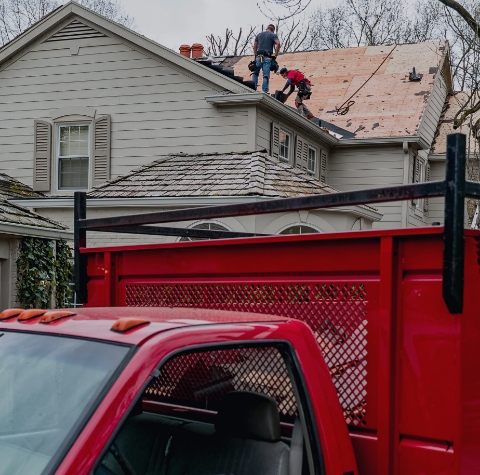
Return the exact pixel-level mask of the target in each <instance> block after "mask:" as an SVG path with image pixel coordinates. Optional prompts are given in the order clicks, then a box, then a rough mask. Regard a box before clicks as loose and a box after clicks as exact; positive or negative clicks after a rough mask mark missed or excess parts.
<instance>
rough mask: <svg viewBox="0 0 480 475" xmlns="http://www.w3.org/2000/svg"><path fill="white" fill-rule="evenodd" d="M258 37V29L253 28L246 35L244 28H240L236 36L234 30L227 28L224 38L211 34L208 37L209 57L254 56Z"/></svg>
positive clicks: (207, 51) (207, 50)
mask: <svg viewBox="0 0 480 475" xmlns="http://www.w3.org/2000/svg"><path fill="white" fill-rule="evenodd" d="M256 35H257V29H256V27H253V26H251V27H250V30H249V31H248V33H246V34H244V32H243V28H240V29H239V31H238V33H237V34H236V35H235V34H234V33H233V30H230V29H229V28H227V29H226V30H225V34H224V36H215V35H214V34H210V35H208V36H207V49H206V54H207V55H208V56H211V55H212V56H232V55H233V56H238V55H244V54H252V52H253V40H254V38H255V36H256Z"/></svg>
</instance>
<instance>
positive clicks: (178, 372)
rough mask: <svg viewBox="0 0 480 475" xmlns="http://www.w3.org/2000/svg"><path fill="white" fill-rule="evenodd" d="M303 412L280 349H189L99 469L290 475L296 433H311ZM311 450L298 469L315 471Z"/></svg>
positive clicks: (165, 371)
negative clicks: (304, 428)
mask: <svg viewBox="0 0 480 475" xmlns="http://www.w3.org/2000/svg"><path fill="white" fill-rule="evenodd" d="M138 412H141V413H140V414H138ZM298 413H299V411H298V406H297V401H296V398H295V395H294V391H293V386H292V381H291V379H290V376H289V371H288V369H287V366H286V364H285V361H284V358H283V356H282V354H281V352H280V351H279V350H278V349H277V348H275V347H271V346H269V347H264V346H261V347H259V346H257V347H242V348H238V347H228V348H222V349H212V350H208V351H197V352H187V353H182V354H180V355H178V356H176V357H173V358H172V359H170V360H169V361H167V362H166V363H165V364H164V366H163V368H162V369H161V371H160V375H159V376H158V377H157V378H155V379H153V380H152V382H151V383H150V384H149V386H148V387H147V389H146V390H145V392H144V394H143V398H142V409H141V410H140V411H135V414H134V415H132V416H130V417H129V418H128V419H127V420H126V422H125V423H124V425H123V427H122V428H121V429H120V431H119V432H118V434H117V436H116V438H115V440H114V443H113V444H112V446H111V447H110V449H109V450H108V452H107V454H106V456H105V457H104V458H103V460H102V462H101V464H100V465H99V467H98V469H97V471H96V472H95V474H96V475H110V474H115V475H131V473H135V474H137V475H146V474H147V473H150V472H149V471H148V470H149V467H156V470H158V473H164V474H166V475H176V474H184V473H192V474H195V475H202V474H223V473H225V474H227V473H235V474H236V475H243V474H245V475H247V474H252V473H255V474H257V475H277V474H278V475H282V474H285V475H288V474H289V473H290V472H289V470H290V468H289V464H290V452H291V449H290V445H291V440H292V432H293V431H294V430H297V432H299V433H300V439H302V438H303V434H302V429H301V428H300V429H299V427H302V424H301V423H300V420H299V418H298ZM295 427H296V429H294V428H295ZM297 439H298V437H297ZM300 445H301V446H303V443H301V444H300ZM304 451H305V449H304V450H302V449H300V452H301V456H300V457H297V462H296V463H297V465H298V467H297V468H296V470H295V473H298V474H300V473H304V474H308V473H309V471H308V462H307V457H304V456H303V452H304ZM297 452H298V451H297ZM302 466H303V470H304V471H303V472H302ZM122 467H123V468H122ZM156 473H157V472H156Z"/></svg>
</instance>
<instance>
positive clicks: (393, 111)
mask: <svg viewBox="0 0 480 475" xmlns="http://www.w3.org/2000/svg"><path fill="white" fill-rule="evenodd" d="M447 54H448V47H447V44H446V42H427V43H417V44H411V45H397V46H393V45H390V46H369V47H360V48H345V49H334V50H327V51H310V52H300V53H285V54H282V55H280V56H279V58H278V63H279V66H280V68H282V67H284V66H285V67H287V68H288V69H298V70H300V71H302V72H303V73H304V74H305V75H306V76H307V77H308V78H309V79H310V81H311V82H312V84H313V95H312V98H311V100H310V101H309V103H308V107H309V108H310V109H311V111H312V112H313V114H314V115H315V116H317V117H319V118H320V119H323V120H326V121H328V122H330V123H332V124H334V125H336V126H338V127H341V128H343V129H346V130H348V131H351V132H353V133H355V136H356V138H370V137H403V136H413V135H416V134H417V132H418V129H419V127H420V123H421V121H422V117H423V114H424V112H425V108H426V104H427V101H428V98H429V96H430V94H431V92H432V89H433V84H434V80H435V77H436V75H437V74H438V73H440V72H441V71H442V68H443V65H444V61H445V58H446V55H447ZM251 60H252V57H251V56H248V57H247V56H245V57H241V58H237V61H236V63H235V64H234V66H233V67H234V69H235V74H239V75H243V76H245V77H246V76H247V75H248V67H247V66H248V63H249V62H250V61H251ZM227 62H228V63H229V64H231V63H232V62H233V58H227V59H226V60H225V63H227ZM382 62H383V64H382ZM379 66H380V68H379ZM413 67H415V68H416V71H417V73H420V74H422V75H423V77H422V79H421V80H420V81H409V80H408V74H409V72H410V71H412V68H413ZM377 68H379V69H378V71H377V72H376V73H375V74H374V75H373V76H372V77H371V75H372V74H373V73H374V71H375V70H376V69H377ZM370 77H371V78H370ZM369 78H370V79H369ZM448 80H449V79H448ZM448 80H447V82H448ZM366 81H367V82H366ZM365 82H366V84H365V85H363V84H364V83H365ZM284 84H285V80H284V79H283V78H282V77H281V76H279V75H273V74H272V77H271V80H270V90H271V92H274V91H275V90H277V89H282V88H283V86H284ZM362 85H363V87H361V86H362ZM360 87H361V89H360V90H359V91H358V92H357V93H356V94H354V93H355V91H357V89H359V88H360ZM352 95H353V97H352V98H351V100H352V101H355V103H354V104H352V105H351V107H350V108H349V110H348V113H346V114H345V115H340V114H338V113H337V112H336V109H337V108H338V107H340V106H341V105H342V104H343V103H344V102H345V101H346V100H347V99H349V97H350V96H352ZM293 99H294V97H293V96H291V97H290V98H289V99H288V101H287V104H293Z"/></svg>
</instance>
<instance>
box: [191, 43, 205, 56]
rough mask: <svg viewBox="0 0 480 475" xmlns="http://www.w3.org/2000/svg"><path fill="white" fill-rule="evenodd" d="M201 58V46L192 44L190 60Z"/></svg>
mask: <svg viewBox="0 0 480 475" xmlns="http://www.w3.org/2000/svg"><path fill="white" fill-rule="evenodd" d="M202 56H203V45H201V44H200V43H194V44H193V45H192V58H201V57H202Z"/></svg>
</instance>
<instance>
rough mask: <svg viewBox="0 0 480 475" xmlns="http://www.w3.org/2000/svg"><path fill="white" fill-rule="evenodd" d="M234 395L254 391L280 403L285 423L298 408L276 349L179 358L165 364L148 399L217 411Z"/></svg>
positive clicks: (285, 369)
mask: <svg viewBox="0 0 480 475" xmlns="http://www.w3.org/2000/svg"><path fill="white" fill-rule="evenodd" d="M231 391H255V392H259V393H263V394H267V395H268V396H271V397H272V398H274V399H275V400H276V401H277V404H278V408H279V411H280V415H281V418H282V420H285V421H293V420H294V418H295V416H296V414H297V405H296V403H295V397H294V394H293V389H292V384H291V382H290V378H289V375H288V371H287V368H286V366H285V362H284V360H283V358H282V355H281V354H280V352H279V351H278V350H277V349H276V348H232V349H226V350H213V351H205V352H201V353H189V354H184V355H181V356H177V357H175V358H173V359H171V360H170V361H168V362H167V363H166V365H165V366H164V367H163V368H162V371H161V374H160V376H159V377H158V378H156V379H155V380H153V381H152V383H151V384H150V385H149V387H148V388H147V390H146V392H145V395H146V396H147V397H148V398H149V399H154V400H158V401H161V402H167V403H170V404H178V405H182V406H188V407H196V408H200V409H208V410H214V411H216V410H218V407H219V405H220V403H221V402H222V400H223V398H224V397H225V395H226V394H228V393H229V392H231Z"/></svg>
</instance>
